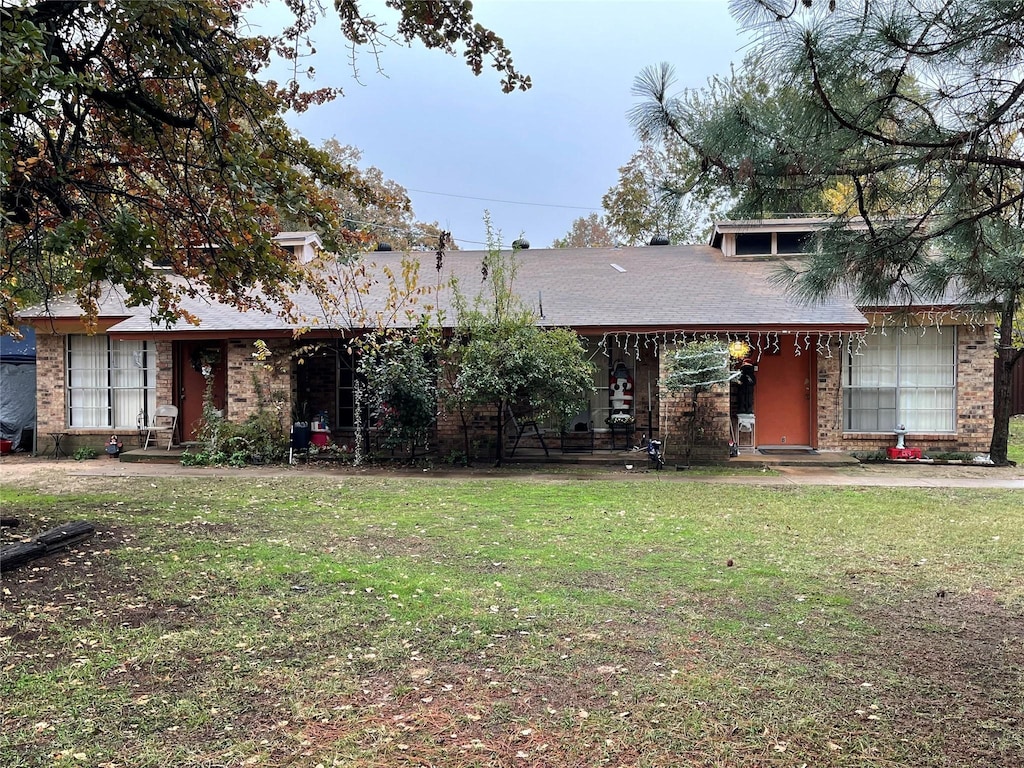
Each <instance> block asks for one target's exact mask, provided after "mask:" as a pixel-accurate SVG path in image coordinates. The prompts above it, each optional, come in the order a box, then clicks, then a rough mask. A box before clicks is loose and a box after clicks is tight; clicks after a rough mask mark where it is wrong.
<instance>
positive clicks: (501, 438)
mask: <svg viewBox="0 0 1024 768" xmlns="http://www.w3.org/2000/svg"><path fill="white" fill-rule="evenodd" d="M504 416H505V401H504V400H502V401H501V402H499V403H498V444H497V446H496V447H495V449H494V452H495V455H496V457H497V458H496V459H495V461H494V466H496V467H500V466H501V459H502V454H503V451H502V448H503V447H504V443H505V420H504Z"/></svg>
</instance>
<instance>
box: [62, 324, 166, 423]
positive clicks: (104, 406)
mask: <svg viewBox="0 0 1024 768" xmlns="http://www.w3.org/2000/svg"><path fill="white" fill-rule="evenodd" d="M67 387H68V400H67V402H68V417H67V418H68V426H71V427H103V428H109V429H119V430H121V429H134V428H135V427H136V425H137V419H138V414H139V411H141V410H142V409H143V406H144V405H147V406H148V410H149V412H152V411H153V410H154V409H155V407H156V402H155V401H156V361H155V360H154V355H153V354H152V352H151V351H150V350H149V349H148V347H147V344H146V342H144V341H114V340H111V339H108V338H107V337H106V336H69V337H68V340H67Z"/></svg>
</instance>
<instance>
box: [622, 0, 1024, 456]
mask: <svg viewBox="0 0 1024 768" xmlns="http://www.w3.org/2000/svg"><path fill="white" fill-rule="evenodd" d="M806 6H810V7H809V8H808V7H806ZM833 6H834V7H835V10H831V8H832V7H833ZM734 7H735V8H737V9H738V11H739V16H740V18H741V20H742V22H743V23H744V24H746V25H747V26H748V27H750V28H752V29H756V30H758V31H760V32H762V37H761V38H760V43H759V45H758V46H757V47H756V49H755V50H754V52H753V53H752V55H751V56H750V57H749V58H748V60H747V62H746V64H745V66H746V68H747V70H748V71H755V72H756V73H757V77H758V79H763V82H764V86H763V87H761V88H757V87H751V86H750V82H751V81H752V78H749V77H748V78H747V79H746V80H744V79H742V78H731V79H729V80H716V81H713V83H712V84H711V86H710V87H709V88H708V89H705V90H703V91H701V92H698V93H694V92H690V93H684V94H681V95H674V94H672V93H670V88H671V84H672V82H671V70H670V68H668V67H661V68H657V69H654V70H648V71H646V72H645V73H644V75H643V76H642V79H643V82H642V83H641V85H642V88H641V90H643V91H644V92H645V94H646V96H645V99H644V101H643V103H641V104H640V105H639V106H638V107H637V108H636V110H635V111H634V112H633V115H632V118H633V121H634V125H635V127H636V128H637V130H638V132H639V133H640V135H641V136H644V137H657V136H662V137H671V139H672V140H677V141H681V142H683V143H685V144H686V145H687V146H688V147H690V149H691V150H692V151H693V152H694V153H695V155H696V156H697V157H698V158H699V159H700V162H701V164H702V167H703V169H704V173H705V174H706V176H707V177H708V178H709V179H710V181H711V182H712V183H715V184H718V185H721V186H722V187H723V188H726V189H729V190H731V191H732V192H734V193H735V194H736V195H737V196H738V197H739V199H740V201H741V202H740V207H739V210H742V211H746V212H752V211H760V212H762V213H773V212H781V211H785V212H788V211H792V210H800V209H799V208H793V207H792V206H794V205H801V206H806V205H807V204H808V201H814V200H815V198H817V201H818V206H821V205H822V202H823V201H824V200H825V199H826V198H825V197H824V195H825V193H827V192H831V193H832V195H833V197H832V198H831V199H830V200H829V204H830V205H832V206H833V207H834V209H835V206H836V205H837V200H836V199H835V195H836V193H837V191H839V192H840V194H839V198H840V200H842V199H843V198H844V197H845V199H846V202H845V204H840V205H838V210H839V211H840V215H839V216H838V217H837V218H836V221H835V225H834V226H833V227H832V228H830V229H829V231H828V232H827V233H826V235H825V236H824V237H823V238H822V243H821V248H820V249H819V251H818V252H817V253H815V254H814V255H813V256H812V257H810V258H809V259H808V260H807V261H806V262H805V264H804V265H803V266H802V268H801V269H800V270H799V271H795V272H790V273H789V274H788V275H787V276H786V279H788V280H790V281H791V282H792V284H793V288H794V290H795V291H796V292H797V293H798V294H800V295H803V296H805V297H807V298H808V299H815V298H820V297H823V296H826V295H828V294H830V293H832V292H834V291H836V290H838V289H840V288H844V287H846V286H852V287H853V290H854V292H855V297H856V299H857V300H858V301H861V302H863V303H879V302H881V303H909V301H910V299H911V297H916V299H917V300H926V301H927V300H933V301H936V302H938V303H943V302H949V300H950V299H956V300H964V299H966V300H976V301H977V304H978V305H979V306H980V307H989V308H992V309H993V310H994V311H995V312H996V313H997V314H998V317H999V332H998V342H997V349H998V355H999V363H998V374H997V376H996V384H995V391H996V397H995V428H994V430H993V435H992V442H991V445H990V455H991V458H992V460H993V461H994V462H996V463H1005V462H1006V459H1007V457H1006V449H1007V440H1008V435H1009V417H1010V396H1011V391H1010V382H1011V375H1012V371H1013V368H1014V367H1015V366H1016V365H1017V364H1019V361H1020V360H1021V358H1022V357H1024V350H1022V349H1021V348H1020V345H1019V343H1018V346H1017V347H1016V348H1015V346H1014V342H1013V338H1014V326H1013V319H1014V317H1015V315H1016V313H1017V309H1018V307H1019V306H1020V304H1021V301H1022V299H1024V137H1022V135H1021V132H1020V128H1021V125H1022V124H1024V82H1022V80H1021V73H1022V72H1024V68H1022V65H1024V13H1022V8H1021V4H1020V2H1017V1H1015V0H992V1H991V2H985V3H977V2H972V1H971V0H950V2H947V3H943V4H934V3H924V4H911V3H902V2H888V1H879V2H871V3H866V4H859V3H858V4H851V3H845V4H838V5H836V4H825V3H822V2H817V3H803V2H800V3H797V2H792V3H790V2H774V1H770V0H737V2H736V3H734ZM709 103H713V104H714V107H715V108H714V110H713V111H709V110H708V109H707V106H708V104H709ZM843 189H845V190H846V193H845V194H843V193H842V190H843ZM804 210H806V208H804ZM819 210H820V207H819ZM852 216H858V217H861V218H862V219H863V220H864V221H865V222H866V225H867V226H866V227H865V228H863V229H852V228H849V227H848V226H847V222H848V219H849V218H850V217H852Z"/></svg>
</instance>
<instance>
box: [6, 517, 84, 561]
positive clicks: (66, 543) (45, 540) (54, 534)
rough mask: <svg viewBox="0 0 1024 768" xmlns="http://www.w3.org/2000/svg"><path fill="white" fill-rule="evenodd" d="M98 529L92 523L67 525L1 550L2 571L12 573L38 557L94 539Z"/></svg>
mask: <svg viewBox="0 0 1024 768" xmlns="http://www.w3.org/2000/svg"><path fill="white" fill-rule="evenodd" d="M94 533H96V527H95V526H94V525H93V524H92V523H87V522H85V521H81V520H80V521H78V522H74V523H65V524H64V525H60V526H57V527H56V528H52V529H50V530H49V531H46V532H45V533H40V534H39V535H38V536H35V537H34V538H33V539H32V540H31V541H27V542H20V543H18V544H12V545H10V546H8V547H4V548H3V549H0V571H10V570H13V569H15V568H17V567H18V566H20V565H24V564H25V563H27V562H29V561H31V560H35V559H36V558H37V557H43V556H44V555H49V554H52V553H53V552H56V551H58V550H61V549H66V548H67V547H71V546H74V545H75V544H78V543H80V542H83V541H85V540H86V539H89V538H92V535H93V534H94Z"/></svg>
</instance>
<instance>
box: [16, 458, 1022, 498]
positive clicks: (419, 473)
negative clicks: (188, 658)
mask: <svg viewBox="0 0 1024 768" xmlns="http://www.w3.org/2000/svg"><path fill="white" fill-rule="evenodd" d="M382 475H392V476H396V477H409V478H411V477H419V478H424V479H440V478H452V479H465V478H473V477H477V478H494V477H508V478H515V477H522V478H527V477H529V478H537V479H548V480H555V481H557V480H565V481H570V480H571V481H585V480H588V479H594V480H629V481H632V482H638V481H650V482H700V483H720V484H722V485H759V486H798V485H814V486H835V487H882V488H979V489H985V488H1003V489H1014V490H1024V467H981V466H957V465H909V464H908V465H884V464H883V465H872V464H859V465H856V466H853V467H840V468H836V467H809V466H777V467H772V468H770V469H769V468H767V467H765V468H764V470H763V471H757V470H746V471H744V472H742V473H735V474H734V473H730V472H728V471H721V472H708V471H702V470H693V471H675V470H672V469H666V470H664V471H662V472H652V471H646V469H641V468H640V465H638V469H636V470H633V471H627V470H625V469H624V468H623V469H616V468H609V467H580V466H561V467H552V468H543V467H537V466H529V467H527V466H508V467H504V468H501V469H494V468H491V467H484V466H481V467H475V468H470V469H461V468H451V467H447V466H439V467H433V468H428V469H415V468H404V467H403V468H391V467H377V466H375V467H351V466H347V465H338V464H331V465H315V464H314V465H305V464H302V465H298V466H287V465H273V466H265V467H244V468H234V467H184V466H182V465H181V464H148V463H133V462H122V461H112V460H110V459H107V458H100V459H92V460H88V461H74V460H72V459H61V460H60V461H54V460H52V459H41V458H36V457H31V456H26V455H23V454H22V455H19V454H12V455H7V456H2V457H0V485H7V484H9V483H10V484H16V483H17V482H19V481H27V482H32V483H34V484H46V483H47V482H52V481H53V480H56V479H57V478H61V479H70V478H74V477H150V478H153V477H242V478H244V477H253V478H275V477H282V478H286V477H322V478H344V477H373V476H382Z"/></svg>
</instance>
